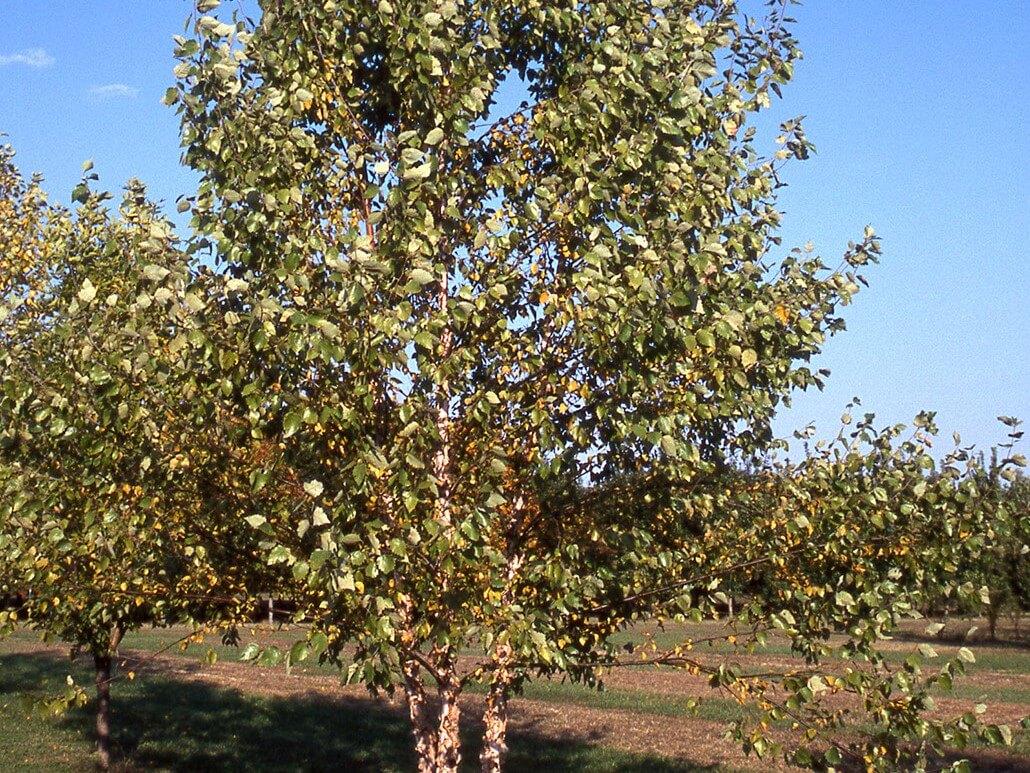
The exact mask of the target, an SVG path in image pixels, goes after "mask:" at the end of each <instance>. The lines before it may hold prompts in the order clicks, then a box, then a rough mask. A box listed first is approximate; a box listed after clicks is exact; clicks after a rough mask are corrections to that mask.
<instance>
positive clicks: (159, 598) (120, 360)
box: [0, 148, 260, 768]
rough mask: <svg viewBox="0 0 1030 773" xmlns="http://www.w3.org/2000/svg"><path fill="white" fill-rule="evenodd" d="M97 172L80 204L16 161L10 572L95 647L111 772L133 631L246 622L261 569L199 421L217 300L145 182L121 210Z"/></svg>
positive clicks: (8, 212)
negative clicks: (118, 668) (63, 200)
mask: <svg viewBox="0 0 1030 773" xmlns="http://www.w3.org/2000/svg"><path fill="white" fill-rule="evenodd" d="M93 177H94V176H93V175H91V174H88V168H87V176H86V178H84V181H83V184H82V185H81V186H80V187H79V188H77V189H76V191H75V194H74V195H75V196H76V198H77V199H78V201H79V202H80V203H79V206H78V207H77V208H76V210H75V211H74V212H69V211H67V210H63V209H60V208H57V207H54V206H52V205H50V204H49V203H48V202H47V201H46V199H45V197H44V196H43V195H42V193H41V192H40V190H39V187H38V184H37V183H35V182H33V183H31V184H25V183H24V182H23V181H22V180H21V178H20V176H19V174H18V172H17V170H16V169H15V167H14V166H13V160H12V153H11V151H10V149H9V148H5V149H4V150H3V152H2V156H0V180H2V183H0V196H2V198H0V208H2V210H3V212H4V215H5V216H4V217H3V219H2V220H3V222H2V224H0V240H2V248H0V255H2V256H3V263H2V265H0V342H2V345H0V349H2V353H0V362H2V366H3V371H4V379H3V386H2V389H0V557H2V559H3V560H2V563H3V566H4V571H3V577H2V578H0V582H2V583H3V588H2V589H3V590H4V591H13V592H18V593H21V594H26V593H28V592H30V591H31V594H32V595H31V597H30V598H29V599H28V600H27V602H26V603H25V605H24V606H23V607H22V608H21V609H20V610H17V612H18V613H20V614H22V615H24V616H25V617H26V620H27V624H28V625H30V626H32V627H34V628H37V629H39V630H41V631H43V632H44V633H45V634H46V636H47V637H48V638H54V639H57V640H61V641H66V642H70V643H71V644H72V645H73V646H75V647H76V648H81V649H84V650H85V651H86V652H88V653H89V654H90V655H91V656H92V659H93V664H94V667H95V671H96V691H97V712H96V730H97V740H98V751H99V761H100V764H101V766H102V767H105V768H106V767H107V766H108V765H109V764H110V762H111V741H110V738H111V733H110V729H111V726H110V684H111V681H112V679H113V678H114V677H113V670H112V669H113V665H114V662H115V659H116V658H115V656H116V652H117V649H118V644H119V642H120V640H121V638H122V636H123V635H124V633H125V632H126V631H129V630H132V629H134V628H138V627H140V626H145V625H164V624H168V623H171V622H183V621H186V620H190V619H195V620H210V619H212V618H215V617H218V616H225V617H226V618H228V619H233V616H234V613H238V612H239V609H238V608H237V607H238V605H240V604H241V603H246V597H245V596H242V595H240V588H241V585H243V578H244V577H249V576H252V575H253V574H254V571H255V567H260V564H258V563H257V562H256V561H255V560H254V558H253V554H249V555H248V554H247V552H246V551H247V546H248V543H250V544H251V546H252V544H253V540H248V537H249V536H250V535H251V534H252V531H251V530H250V529H249V528H247V527H246V525H245V524H242V523H240V522H239V521H238V520H236V519H234V520H229V521H225V520H224V519H222V518H220V517H218V513H217V510H218V503H220V502H222V503H224V502H226V501H227V500H228V501H231V497H232V492H233V484H232V482H231V476H227V475H226V474H225V473H226V471H227V467H228V459H227V457H226V456H225V455H224V454H223V453H221V452H220V451H219V450H218V448H217V446H212V444H211V443H210V441H211V440H212V439H213V438H215V437H216V435H217V433H216V432H215V431H214V430H213V429H212V428H211V425H206V429H205V425H200V426H194V425H192V424H190V423H189V421H183V417H188V419H189V420H192V419H193V418H194V417H193V415H192V414H190V413H189V412H188V411H186V410H185V409H184V403H185V402H186V401H188V400H190V399H191V398H190V393H191V390H193V389H194V387H193V386H192V385H191V379H192V374H191V370H190V368H189V365H188V363H186V362H185V361H184V360H183V357H184V355H186V354H188V353H189V352H190V351H191V348H190V347H188V346H186V337H187V336H188V334H189V329H190V323H191V322H192V321H193V320H195V319H196V317H197V315H198V312H199V307H200V306H202V305H203V302H202V301H201V299H200V297H199V296H198V295H196V294H195V293H194V292H193V290H194V289H196V288H195V287H193V286H191V284H190V282H191V280H190V277H189V275H188V272H187V268H186V256H185V254H184V253H182V252H181V251H180V250H179V249H178V248H177V247H176V243H175V239H174V237H173V235H172V232H171V228H170V226H169V224H168V222H167V221H165V220H164V219H163V218H161V216H160V215H159V213H158V211H157V209H156V207H155V206H154V205H153V204H151V203H150V202H148V201H147V199H146V197H145V192H144V190H143V188H142V186H141V185H140V184H138V183H135V182H133V183H130V184H129V186H128V187H127V189H126V194H125V198H124V200H123V201H122V203H121V206H120V208H119V209H118V211H117V212H115V213H112V212H111V211H110V210H109V209H108V203H107V200H108V199H109V198H110V197H109V196H108V195H107V194H104V193H95V192H93V191H91V190H90V189H89V187H88V183H89V181H90V179H92V178H93ZM194 284H195V283H194ZM201 436H203V439H201ZM205 441H208V442H205ZM230 469H231V468H230ZM219 474H220V475H219ZM227 479H228V482H227ZM223 509H224V507H223ZM234 511H235V508H234ZM241 555H242V556H244V557H245V560H241V558H240V556H241ZM229 558H231V561H230V560H228V559H229ZM14 616H15V613H8V614H7V619H6V620H0V622H6V623H7V624H8V625H9V624H11V623H13V620H14Z"/></svg>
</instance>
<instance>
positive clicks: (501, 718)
mask: <svg viewBox="0 0 1030 773" xmlns="http://www.w3.org/2000/svg"><path fill="white" fill-rule="evenodd" d="M494 662H495V664H496V670H495V671H494V676H493V679H492V680H491V682H490V692H489V693H488V694H487V697H486V711H484V712H483V751H481V752H480V753H479V766H480V769H481V770H482V771H483V773H501V769H502V767H503V765H504V755H505V753H506V752H507V751H508V745H507V742H506V740H507V734H508V695H509V690H510V688H511V679H512V673H511V667H510V662H511V646H509V645H508V644H499V645H498V646H497V648H496V649H495V650H494Z"/></svg>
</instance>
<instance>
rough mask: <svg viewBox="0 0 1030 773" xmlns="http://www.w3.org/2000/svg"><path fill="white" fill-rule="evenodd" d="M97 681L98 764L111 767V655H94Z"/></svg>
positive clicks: (105, 767) (104, 768)
mask: <svg viewBox="0 0 1030 773" xmlns="http://www.w3.org/2000/svg"><path fill="white" fill-rule="evenodd" d="M93 668H94V669H95V670H96V683H97V764H98V765H99V766H100V769H101V770H107V769H108V768H109V767H111V655H110V653H106V654H103V655H94V656H93Z"/></svg>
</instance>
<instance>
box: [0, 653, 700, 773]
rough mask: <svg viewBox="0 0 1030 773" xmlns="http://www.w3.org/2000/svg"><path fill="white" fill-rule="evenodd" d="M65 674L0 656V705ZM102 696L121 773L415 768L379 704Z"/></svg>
mask: <svg viewBox="0 0 1030 773" xmlns="http://www.w3.org/2000/svg"><path fill="white" fill-rule="evenodd" d="M69 672H70V673H72V674H73V676H74V678H75V679H76V680H77V681H79V683H80V684H83V685H86V684H89V680H90V673H89V672H88V671H87V670H86V669H84V668H83V666H82V664H81V663H69V662H68V661H67V660H60V659H58V658H55V657H53V656H52V655H46V654H42V655H9V656H4V657H0V703H3V702H5V699H6V698H9V697H11V696H12V694H14V693H18V692H21V691H25V690H50V691H51V692H56V691H57V690H58V688H59V687H60V686H61V685H62V684H63V680H64V678H65V676H66V675H67V674H68V673H69ZM112 693H113V704H112V709H113V720H114V740H115V746H116V750H117V753H118V755H119V756H120V757H121V759H122V763H121V765H120V767H121V768H122V769H123V770H127V771H131V770H149V769H155V768H156V769H161V770H170V771H212V773H215V772H218V771H240V770H247V771H256V772H257V773H264V772H266V771H267V772H269V773H270V772H271V771H330V770H331V771H411V770H414V769H415V761H414V757H413V755H412V754H411V752H410V749H409V747H410V741H409V736H408V726H407V722H406V720H405V718H404V716H403V714H402V713H401V712H400V711H399V710H398V709H397V708H396V707H392V706H390V705H389V704H386V703H385V702H379V701H374V700H371V699H362V698H358V697H351V696H339V695H338V696H326V695H322V694H319V693H315V692H312V693H310V694H306V695H301V696H297V697H294V698H289V699H284V698H271V697H263V696H258V695H254V694H246V693H239V692H237V691H234V690H229V689H224V688H219V687H213V686H209V685H202V684H196V683H191V682H177V681H174V680H171V679H167V678H164V677H157V676H150V675H148V676H146V677H145V678H142V679H137V680H136V681H133V682H127V681H119V682H117V683H115V685H114V686H113V689H112ZM91 710H92V704H91V705H89V706H87V707H86V708H85V709H80V710H74V711H71V712H69V713H68V714H67V715H66V716H65V717H63V718H62V719H59V720H55V722H56V723H57V725H58V727H59V728H61V729H62V730H63V731H65V732H66V735H67V739H68V743H74V744H80V745H81V744H82V739H83V738H90V737H91V735H90V733H91V728H92V722H93V719H92V715H91V714H90V711H91ZM543 730H544V728H541V731H543ZM0 732H2V728H0ZM464 735H465V737H464V739H463V740H464V742H465V749H464V751H465V758H466V765H465V767H466V768H467V769H469V770H473V769H476V768H477V767H478V766H477V765H476V760H477V757H478V748H477V747H478V739H477V738H476V733H475V727H469V728H467V732H465V734H464ZM510 745H511V753H510V756H509V760H508V770H510V771H542V770H546V771H556V772H568V773H573V772H574V771H575V772H580V771H582V772H583V773H586V771H590V773H593V772H594V771H598V772H600V771H610V772H611V773H615V772H616V771H618V772H619V773H645V772H646V773H650V772H652V771H654V772H655V773H663V772H665V773H674V772H676V773H691V772H693V773H698V772H699V771H705V770H713V769H712V768H705V767H699V766H696V765H690V764H686V763H676V762H672V761H668V760H662V759H659V758H655V757H644V756H640V755H629V754H624V753H622V752H618V751H615V750H612V749H607V748H602V747H598V746H597V745H595V744H593V743H591V739H590V738H589V737H587V736H585V735H584V736H572V737H569V738H567V739H565V740H564V741H555V740H554V739H553V738H548V737H545V736H543V735H542V734H541V733H537V732H534V731H532V730H531V731H529V732H522V733H518V734H513V735H512V737H511V739H510ZM87 753H88V752H87Z"/></svg>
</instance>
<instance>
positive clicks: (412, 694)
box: [402, 660, 436, 773]
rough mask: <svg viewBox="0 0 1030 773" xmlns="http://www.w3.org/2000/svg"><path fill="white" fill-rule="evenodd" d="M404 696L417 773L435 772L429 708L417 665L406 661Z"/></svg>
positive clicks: (432, 733)
mask: <svg viewBox="0 0 1030 773" xmlns="http://www.w3.org/2000/svg"><path fill="white" fill-rule="evenodd" d="M402 668H403V671H404V695H405V697H406V698H407V702H408V719H409V721H410V722H411V734H412V736H413V737H414V740H415V756H416V758H417V759H418V773H435V772H436V734H435V733H434V732H433V724H432V722H430V720H429V706H428V705H427V702H426V691H425V688H424V686H423V684H422V675H421V673H420V669H419V666H418V663H416V662H415V661H413V660H407V661H405V662H404V664H403V667H402Z"/></svg>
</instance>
